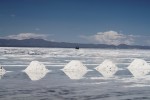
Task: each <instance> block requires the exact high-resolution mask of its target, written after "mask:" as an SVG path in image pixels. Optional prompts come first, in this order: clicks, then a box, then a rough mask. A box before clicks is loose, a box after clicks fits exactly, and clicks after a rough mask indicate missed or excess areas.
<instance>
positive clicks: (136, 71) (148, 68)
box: [128, 59, 150, 77]
mask: <svg viewBox="0 0 150 100" xmlns="http://www.w3.org/2000/svg"><path fill="white" fill-rule="evenodd" d="M128 69H129V71H130V72H131V73H132V74H133V76H134V77H142V76H145V75H147V74H148V73H149V72H150V65H149V64H148V63H147V62H146V61H144V60H142V59H135V60H134V61H133V62H132V63H131V64H130V65H129V67H128Z"/></svg>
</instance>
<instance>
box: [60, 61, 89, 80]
mask: <svg viewBox="0 0 150 100" xmlns="http://www.w3.org/2000/svg"><path fill="white" fill-rule="evenodd" d="M62 70H63V72H64V73H65V74H66V75H67V76H68V77H69V78H70V79H81V78H82V77H83V76H84V75H85V74H86V73H87V68H86V66H84V65H83V64H82V62H80V61H78V60H72V61H70V62H69V63H68V64H67V65H66V66H65V67H64V68H63V69H62Z"/></svg>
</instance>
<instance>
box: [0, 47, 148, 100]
mask: <svg viewBox="0 0 150 100" xmlns="http://www.w3.org/2000/svg"><path fill="white" fill-rule="evenodd" d="M43 50H44V51H43ZM4 51H5V52H4ZM8 51H9V52H8ZM27 51H32V54H28V53H27ZM33 52H35V53H33ZM30 53H31V52H30ZM0 54H1V56H2V57H0V58H1V60H0V63H1V65H2V66H3V67H4V68H5V69H6V70H7V71H11V72H7V73H6V74H5V75H3V76H1V79H0V100H150V95H149V93H150V76H149V75H147V76H144V77H140V78H134V77H133V75H132V74H131V73H130V72H129V70H128V69H127V67H128V66H129V65H130V63H131V62H132V61H133V60H134V58H140V59H144V60H145V61H146V62H148V63H149V61H150V57H149V56H148V55H150V51H149V50H104V49H81V50H78V51H77V50H74V49H48V48H40V49H39V48H0ZM2 58H5V59H2ZM105 59H109V60H111V61H113V62H114V63H115V64H116V65H117V66H118V68H119V69H118V70H119V71H117V72H116V74H115V76H114V77H110V78H107V77H103V76H102V75H101V74H100V73H99V72H98V71H96V70H95V69H94V68H95V67H97V66H98V65H99V64H101V63H102V62H103V61H104V60H105ZM32 60H38V61H40V62H43V64H45V66H46V67H47V68H48V69H49V70H51V72H49V73H47V74H46V75H45V76H44V77H43V78H41V79H39V80H36V81H34V80H32V78H31V77H32V75H31V76H30V77H29V75H27V73H25V72H22V70H24V69H25V68H26V67H27V66H28V65H29V63H30V62H31V61H32ZM71 60H80V61H81V62H82V63H83V64H84V65H85V66H86V67H87V68H88V69H89V70H88V72H87V73H86V74H85V75H84V76H83V77H81V79H76V80H72V79H71V78H70V76H67V74H65V73H64V72H63V71H62V70H60V69H62V68H63V67H64V66H65V65H66V64H67V63H68V62H69V61H71ZM7 65H11V66H7ZM19 65H22V66H19ZM55 65H57V66H55ZM71 75H76V72H72V73H71ZM37 76H38V75H37ZM33 77H36V74H33ZM38 77H39V76H38Z"/></svg>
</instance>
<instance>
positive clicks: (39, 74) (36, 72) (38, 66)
mask: <svg viewBox="0 0 150 100" xmlns="http://www.w3.org/2000/svg"><path fill="white" fill-rule="evenodd" d="M25 72H26V74H27V75H28V76H29V78H30V79H31V80H39V79H41V78H43V77H44V76H45V75H46V74H47V73H48V72H49V70H48V69H47V68H46V67H45V66H44V64H42V63H40V62H38V61H32V62H31V63H30V65H29V66H28V67H27V68H26V69H25Z"/></svg>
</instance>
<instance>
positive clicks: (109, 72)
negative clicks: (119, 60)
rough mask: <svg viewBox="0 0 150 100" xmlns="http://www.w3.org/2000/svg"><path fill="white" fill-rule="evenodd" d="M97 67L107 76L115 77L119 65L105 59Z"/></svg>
mask: <svg viewBox="0 0 150 100" xmlns="http://www.w3.org/2000/svg"><path fill="white" fill-rule="evenodd" d="M95 69H96V70H97V71H98V72H99V73H101V74H102V75H103V76H104V77H106V78H110V77H113V76H114V74H115V73H116V72H117V71H118V67H117V66H116V65H115V64H114V63H113V62H112V61H110V60H105V61H104V62H102V63H101V64H100V65H99V66H97V67H96V68H95Z"/></svg>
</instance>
